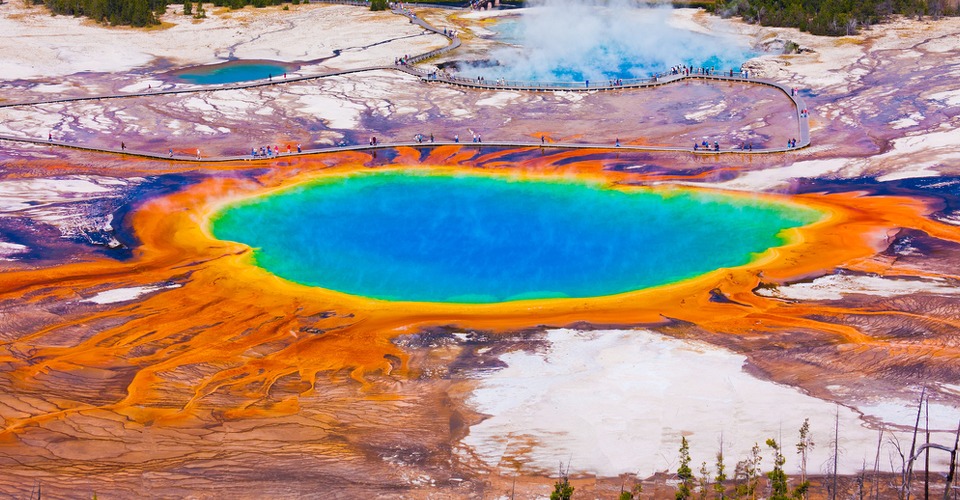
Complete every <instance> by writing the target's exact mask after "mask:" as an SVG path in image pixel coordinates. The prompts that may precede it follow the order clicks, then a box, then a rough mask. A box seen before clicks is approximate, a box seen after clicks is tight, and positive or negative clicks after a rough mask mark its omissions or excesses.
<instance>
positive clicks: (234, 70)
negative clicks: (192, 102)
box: [177, 62, 287, 85]
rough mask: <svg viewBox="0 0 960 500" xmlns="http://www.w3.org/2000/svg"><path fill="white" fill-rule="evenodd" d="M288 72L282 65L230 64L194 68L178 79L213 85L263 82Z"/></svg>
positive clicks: (179, 75)
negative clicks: (252, 81)
mask: <svg viewBox="0 0 960 500" xmlns="http://www.w3.org/2000/svg"><path fill="white" fill-rule="evenodd" d="M286 71H287V69H286V67H285V66H284V65H283V64H280V63H243V62H229V63H224V64H215V65H210V66H201V67H197V68H192V69H190V70H186V71H183V72H181V73H179V74H178V75H177V78H179V79H181V80H184V81H187V82H190V83H196V84H201V85H212V84H219V83H236V82H246V81H250V80H262V79H266V78H268V77H270V76H271V75H272V76H273V77H274V78H282V77H283V74H284V72H286Z"/></svg>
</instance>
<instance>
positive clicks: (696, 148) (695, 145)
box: [693, 142, 700, 151]
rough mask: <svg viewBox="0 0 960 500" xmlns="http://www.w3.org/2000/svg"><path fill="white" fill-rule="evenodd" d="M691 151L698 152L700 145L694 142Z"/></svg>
mask: <svg viewBox="0 0 960 500" xmlns="http://www.w3.org/2000/svg"><path fill="white" fill-rule="evenodd" d="M693 150H694V151H699V150H700V145H699V144H697V143H696V142H694V143H693Z"/></svg>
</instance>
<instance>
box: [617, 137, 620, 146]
mask: <svg viewBox="0 0 960 500" xmlns="http://www.w3.org/2000/svg"><path fill="white" fill-rule="evenodd" d="M616 144H617V145H616V147H618V148H619V147H620V138H619V137H617V143H616Z"/></svg>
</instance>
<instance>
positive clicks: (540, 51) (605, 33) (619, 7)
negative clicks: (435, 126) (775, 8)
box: [461, 0, 752, 83]
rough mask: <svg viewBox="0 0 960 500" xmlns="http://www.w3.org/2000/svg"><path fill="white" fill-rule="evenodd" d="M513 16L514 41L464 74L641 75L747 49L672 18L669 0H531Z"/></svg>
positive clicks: (736, 57)
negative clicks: (664, 0) (492, 63)
mask: <svg viewBox="0 0 960 500" xmlns="http://www.w3.org/2000/svg"><path fill="white" fill-rule="evenodd" d="M528 4H529V5H530V6H531V7H530V8H529V9H527V10H525V11H524V13H523V15H522V16H520V18H519V20H518V21H503V22H505V23H510V22H516V23H517V26H516V34H515V36H507V37H506V38H509V39H511V40H510V41H515V42H516V43H517V45H519V47H510V48H505V49H500V50H496V51H494V52H493V54H492V57H493V58H494V59H496V60H497V61H498V63H499V65H498V66H496V67H485V68H484V67H472V68H464V69H463V70H461V74H462V75H464V76H470V77H476V76H481V75H482V76H484V78H485V79H487V80H492V79H494V78H506V79H507V80H510V81H539V82H549V81H584V80H593V81H595V82H598V83H599V82H601V81H606V80H609V79H616V78H624V79H626V78H647V77H649V76H651V74H653V73H657V72H664V71H667V70H669V68H671V67H672V66H675V65H678V64H687V65H692V66H696V67H700V66H703V67H713V68H716V69H717V70H727V69H730V68H738V67H739V66H740V64H742V63H743V62H744V61H746V60H747V59H748V58H749V57H751V56H752V54H751V53H750V49H749V47H747V46H746V45H743V44H740V43H738V42H737V41H736V40H734V39H732V38H730V37H722V36H712V35H706V34H702V33H696V32H692V31H687V30H684V29H681V28H676V27H673V26H670V25H669V23H668V20H669V18H670V16H671V11H672V9H671V8H670V7H669V6H650V5H644V6H638V5H637V4H636V3H634V2H630V1H628V0H608V1H603V0H532V1H530V2H529V3H528Z"/></svg>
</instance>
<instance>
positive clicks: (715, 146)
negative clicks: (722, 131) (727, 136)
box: [713, 141, 720, 151]
mask: <svg viewBox="0 0 960 500" xmlns="http://www.w3.org/2000/svg"><path fill="white" fill-rule="evenodd" d="M713 150H714V151H720V143H719V142H717V141H713Z"/></svg>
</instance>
